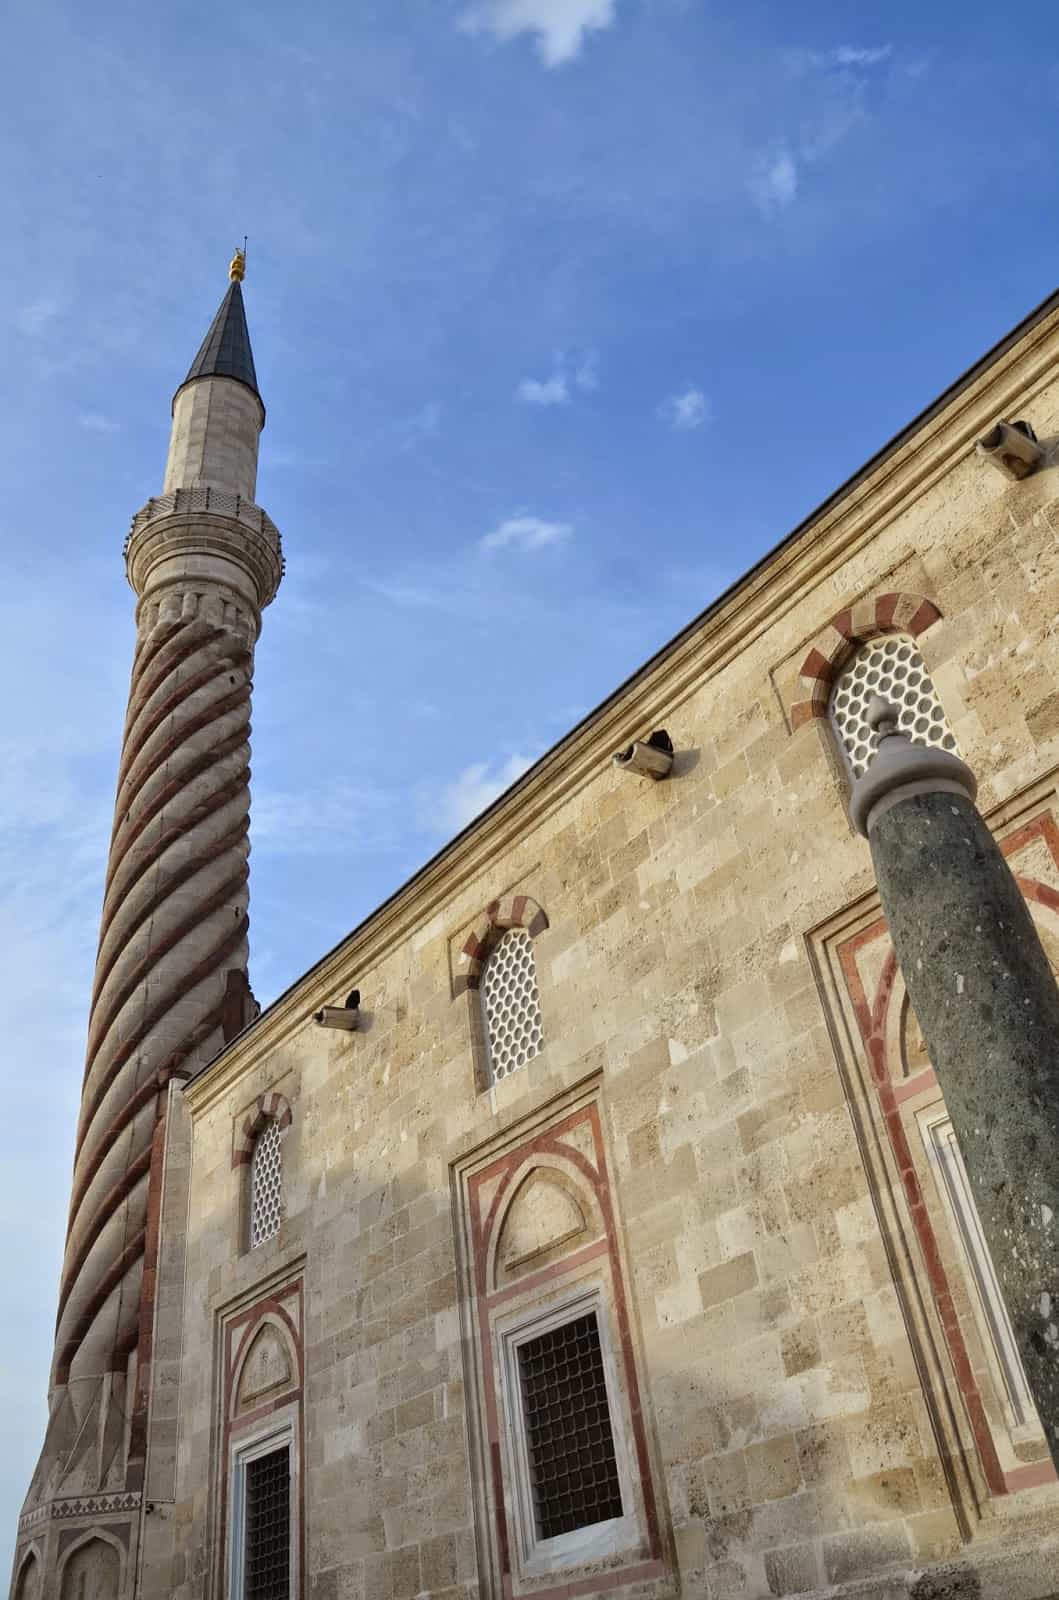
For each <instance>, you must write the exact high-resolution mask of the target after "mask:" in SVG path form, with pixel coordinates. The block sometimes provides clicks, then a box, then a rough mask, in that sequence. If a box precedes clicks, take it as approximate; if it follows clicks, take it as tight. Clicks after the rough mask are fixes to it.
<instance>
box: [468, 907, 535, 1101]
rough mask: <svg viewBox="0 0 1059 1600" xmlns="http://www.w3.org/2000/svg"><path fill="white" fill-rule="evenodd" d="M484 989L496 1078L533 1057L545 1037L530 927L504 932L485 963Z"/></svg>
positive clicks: (485, 1010)
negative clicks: (527, 929)
mask: <svg viewBox="0 0 1059 1600" xmlns="http://www.w3.org/2000/svg"><path fill="white" fill-rule="evenodd" d="M481 989H482V1014H483V1016H484V1018H485V1031H486V1037H487V1038H488V1040H489V1066H490V1071H491V1077H492V1081H493V1082H494V1083H497V1082H499V1080H500V1079H501V1078H506V1077H509V1076H510V1074H511V1073H512V1072H515V1071H517V1069H518V1068H519V1067H524V1066H525V1065H526V1062H527V1061H532V1060H533V1057H534V1056H535V1055H537V1054H538V1053H539V1051H540V1048H541V1045H542V1044H543V1042H544V1032H543V1029H542V1027H541V1007H540V995H539V993H538V990H537V966H536V963H535V961H534V959H533V940H532V939H531V938H530V936H529V934H528V933H527V932H526V930H525V928H509V929H508V930H507V932H506V933H505V934H504V936H503V938H502V939H501V940H500V943H499V944H498V945H497V947H496V949H495V950H494V951H493V953H492V955H491V956H490V957H489V960H488V961H487V962H486V964H485V970H484V971H483V973H482V985H481Z"/></svg>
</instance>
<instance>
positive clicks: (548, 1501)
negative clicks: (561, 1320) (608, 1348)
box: [518, 1311, 622, 1539]
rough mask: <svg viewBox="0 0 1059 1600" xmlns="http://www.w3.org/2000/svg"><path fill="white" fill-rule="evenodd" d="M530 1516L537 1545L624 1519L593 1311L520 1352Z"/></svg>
mask: <svg viewBox="0 0 1059 1600" xmlns="http://www.w3.org/2000/svg"><path fill="white" fill-rule="evenodd" d="M518 1366H519V1382H520V1384H521V1387H522V1411H523V1416H524V1418H525V1425H526V1444H527V1449H528V1453H529V1463H530V1481H531V1483H532V1486H533V1514H534V1519H535V1521H536V1525H537V1537H538V1538H539V1539H553V1538H555V1537H556V1535H557V1534H561V1533H572V1532H573V1531H574V1530H575V1529H576V1528H586V1527H588V1526H590V1525H591V1524H592V1523H594V1522H606V1521H608V1520H609V1519H610V1518H611V1517H620V1516H621V1514H622V1504H621V1488H620V1486H619V1483H618V1463H617V1460H616V1458H615V1454H614V1435H613V1433H612V1431H611V1425H610V1407H609V1405H608V1404H607V1383H606V1378H605V1376H604V1372H603V1352H602V1350H601V1349H600V1344H599V1324H598V1322H597V1321H596V1314H595V1312H594V1311H592V1312H589V1313H588V1314H587V1315H586V1316H583V1317H578V1318H577V1319H576V1321H573V1322H567V1323H565V1324H564V1326H563V1327H561V1328H553V1329H552V1330H551V1331H550V1332H549V1333H542V1334H541V1335H540V1336H539V1337H538V1338H536V1339H529V1340H527V1342H526V1343H525V1344H523V1345H520V1346H519V1351H518Z"/></svg>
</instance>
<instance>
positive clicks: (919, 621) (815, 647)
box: [791, 590, 941, 730]
mask: <svg viewBox="0 0 1059 1600" xmlns="http://www.w3.org/2000/svg"><path fill="white" fill-rule="evenodd" d="M940 616H941V612H940V611H939V609H938V607H937V606H936V605H935V604H934V602H933V600H928V599H926V597H925V596H924V595H921V594H908V593H905V592H903V591H900V590H898V591H895V592H892V593H889V594H877V595H869V596H868V598H867V599H864V600H858V601H857V603H856V605H852V606H846V607H845V609H844V610H842V611H838V612H836V613H835V615H834V616H833V617H832V618H831V621H830V622H829V623H828V625H827V627H826V628H825V629H824V630H823V632H822V633H820V634H819V635H818V636H817V637H816V638H815V639H814V640H813V643H812V645H811V647H810V649H809V653H808V655H807V656H806V658H805V660H804V661H803V662H802V665H801V672H800V674H799V676H800V677H801V679H802V681H803V682H804V683H805V684H806V685H807V686H808V687H809V690H810V693H809V698H808V699H807V700H798V701H796V702H795V704H794V705H793V706H792V707H791V728H792V730H793V729H796V728H800V727H801V726H802V724H803V723H806V722H812V721H813V720H814V718H817V717H826V716H827V706H828V701H829V699H830V698H831V686H832V684H833V683H834V681H835V678H836V677H837V675H838V673H839V672H840V671H841V670H842V668H843V667H844V666H845V664H846V662H847V661H848V660H849V658H850V656H852V655H853V654H854V653H855V652H856V650H857V648H858V646H860V645H862V644H866V643H867V642H868V640H869V639H875V638H877V637H878V636H879V634H882V633H908V634H911V636H912V638H913V639H918V637H919V635H920V634H921V633H925V632H926V630H927V629H928V628H929V627H930V626H931V625H932V624H933V623H935V622H937V620H938V618H939V617H940Z"/></svg>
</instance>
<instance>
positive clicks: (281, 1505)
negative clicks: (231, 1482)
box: [243, 1445, 290, 1600]
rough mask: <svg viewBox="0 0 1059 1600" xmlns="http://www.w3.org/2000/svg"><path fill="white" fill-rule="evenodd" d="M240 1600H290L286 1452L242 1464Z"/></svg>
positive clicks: (271, 1454) (270, 1452)
mask: <svg viewBox="0 0 1059 1600" xmlns="http://www.w3.org/2000/svg"><path fill="white" fill-rule="evenodd" d="M243 1596H244V1600H290V1451H289V1450H288V1448H287V1446H286V1445H284V1446H283V1448H282V1449H280V1450H270V1451H269V1453H268V1455H267V1456H258V1457H257V1459H256V1460H255V1461H248V1462H247V1464H246V1560H245V1567H244V1580H243Z"/></svg>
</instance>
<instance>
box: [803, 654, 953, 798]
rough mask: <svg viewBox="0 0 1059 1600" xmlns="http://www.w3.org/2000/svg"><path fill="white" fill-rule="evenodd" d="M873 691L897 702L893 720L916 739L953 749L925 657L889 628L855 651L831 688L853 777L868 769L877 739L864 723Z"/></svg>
mask: <svg viewBox="0 0 1059 1600" xmlns="http://www.w3.org/2000/svg"><path fill="white" fill-rule="evenodd" d="M877 694H881V695H882V696H883V698H884V699H885V700H889V701H890V702H891V704H892V705H895V706H896V707H897V710H898V719H897V725H898V727H899V728H900V730H901V732H902V733H907V734H908V735H909V736H910V737H911V739H912V742H913V743H914V744H925V745H937V746H938V747H939V748H940V749H942V750H955V749H956V740H955V739H954V738H953V736H952V729H951V728H950V727H949V724H948V720H947V718H946V716H945V712H944V709H943V707H942V704H941V701H940V700H939V699H938V695H937V690H936V689H935V688H934V684H933V682H932V681H931V676H930V673H929V672H928V671H927V664H926V662H925V661H924V660H923V657H922V656H921V655H920V653H919V651H918V650H917V649H916V647H915V645H914V643H913V642H912V640H911V639H910V638H909V637H908V635H907V634H902V633H892V634H887V635H886V636H885V637H884V638H882V639H873V640H872V642H871V643H870V644H866V645H863V646H862V647H861V649H860V650H858V651H857V654H856V655H855V656H854V657H853V660H852V661H851V662H850V663H849V665H848V666H847V667H846V669H845V671H844V672H842V673H840V674H839V676H838V678H837V679H836V681H835V686H834V688H833V689H832V691H831V705H830V711H831V724H832V727H833V728H834V730H835V732H836V734H837V735H838V738H839V741H840V743H841V745H842V748H843V749H844V750H845V752H846V758H847V760H848V761H849V765H850V770H851V771H852V773H853V776H854V777H855V778H859V777H860V775H861V773H862V772H864V771H866V770H867V766H868V763H869V761H870V760H871V758H872V756H873V755H874V754H875V750H876V746H877V745H878V743H879V736H878V734H877V733H875V732H874V731H873V730H872V729H871V728H869V726H868V723H867V712H868V706H869V705H870V704H871V701H872V698H873V696H875V695H877Z"/></svg>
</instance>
